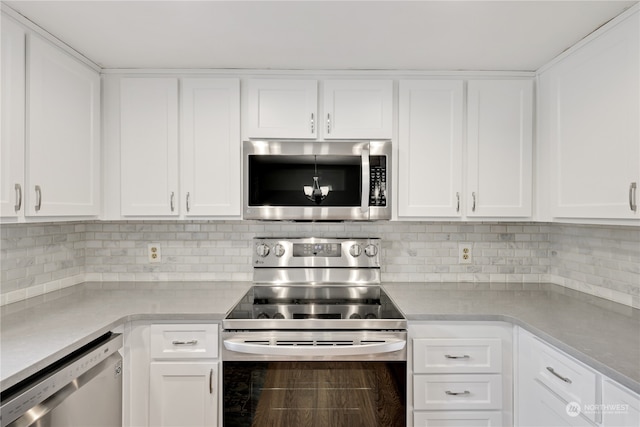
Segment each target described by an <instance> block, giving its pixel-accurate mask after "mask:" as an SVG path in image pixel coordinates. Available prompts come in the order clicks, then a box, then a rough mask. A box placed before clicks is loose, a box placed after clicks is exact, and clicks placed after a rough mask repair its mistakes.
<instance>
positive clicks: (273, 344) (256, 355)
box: [222, 238, 407, 427]
mask: <svg viewBox="0 0 640 427" xmlns="http://www.w3.org/2000/svg"><path fill="white" fill-rule="evenodd" d="M253 247H254V255H253V266H254V274H253V282H254V286H253V287H252V288H251V289H250V290H249V292H248V293H247V294H246V295H245V296H244V297H243V298H242V299H241V300H240V301H239V302H238V304H237V305H236V306H235V307H234V308H233V309H232V310H231V311H230V312H229V313H228V314H227V316H226V318H225V319H224V320H223V329H224V331H223V334H222V338H223V344H224V345H223V349H222V357H223V361H224V362H223V384H224V385H223V394H224V400H225V404H224V407H225V412H224V425H225V426H227V425H230V426H260V425H269V426H280V425H281V426H291V425H314V426H332V427H335V426H342V425H344V426H349V427H353V426H360V425H362V426H367V427H369V426H404V425H405V396H406V390H405V384H406V383H405V377H406V339H407V333H406V326H407V325H406V319H405V318H404V316H403V315H402V313H401V312H400V310H398V308H397V307H396V306H395V305H394V303H393V301H391V299H390V298H389V297H388V296H387V294H386V293H385V292H384V290H383V289H382V287H381V283H380V254H381V249H380V240H379V239H369V238H366V239H326V238H323V239H320V238H300V239H276V238H264V239H254V242H253ZM309 417H311V418H312V419H313V420H314V422H313V423H307V422H306V421H305V420H306V419H309Z"/></svg>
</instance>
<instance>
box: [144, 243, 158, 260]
mask: <svg viewBox="0 0 640 427" xmlns="http://www.w3.org/2000/svg"><path fill="white" fill-rule="evenodd" d="M147 256H148V257H149V262H160V261H162V252H160V244H159V243H149V244H148V245H147Z"/></svg>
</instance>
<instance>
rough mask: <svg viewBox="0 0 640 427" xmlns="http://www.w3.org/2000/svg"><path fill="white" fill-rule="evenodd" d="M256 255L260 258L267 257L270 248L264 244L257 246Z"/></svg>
mask: <svg viewBox="0 0 640 427" xmlns="http://www.w3.org/2000/svg"><path fill="white" fill-rule="evenodd" d="M256 254H258V256H259V257H260V258H264V257H266V256H267V255H269V246H268V245H266V244H264V243H260V244H259V245H258V246H256Z"/></svg>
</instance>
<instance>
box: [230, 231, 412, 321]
mask: <svg viewBox="0 0 640 427" xmlns="http://www.w3.org/2000/svg"><path fill="white" fill-rule="evenodd" d="M253 260H254V261H253V265H254V284H255V286H253V287H252V288H251V289H250V290H249V292H247V294H246V295H245V296H244V297H243V298H242V299H241V300H240V302H238V304H237V305H236V306H235V307H234V308H233V309H232V310H231V311H230V312H229V313H228V314H227V316H226V318H225V319H224V321H223V327H224V329H226V330H230V329H233V330H238V329H243V330H252V329H273V330H285V329H287V330H291V329H299V330H304V329H367V330H395V329H400V330H403V329H406V319H405V318H404V316H403V315H402V313H401V312H400V311H399V310H398V309H397V308H396V306H395V305H394V304H393V302H392V301H391V299H390V298H389V297H388V296H387V294H386V293H385V292H384V290H383V289H382V287H381V286H380V241H379V239H317V238H306V239H255V241H254V256H253Z"/></svg>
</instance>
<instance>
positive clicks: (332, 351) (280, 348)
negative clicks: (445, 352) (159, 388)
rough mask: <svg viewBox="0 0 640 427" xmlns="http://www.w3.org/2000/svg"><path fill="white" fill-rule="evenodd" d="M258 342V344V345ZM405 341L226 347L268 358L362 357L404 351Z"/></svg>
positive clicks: (234, 342)
mask: <svg viewBox="0 0 640 427" xmlns="http://www.w3.org/2000/svg"><path fill="white" fill-rule="evenodd" d="M256 342H258V343H256ZM406 344H407V342H406V340H404V339H398V340H393V339H385V340H371V341H363V342H362V343H360V344H342V343H337V344H331V343H329V342H322V343H318V342H316V343H313V344H292V343H288V344H274V343H273V342H272V341H271V340H264V341H260V340H251V342H247V340H245V339H243V338H239V339H233V338H231V339H227V340H224V347H225V348H226V349H227V350H229V351H235V352H238V353H247V354H259V355H266V356H360V355H372V354H378V353H391V352H394V351H400V350H402V349H404V347H405V346H406Z"/></svg>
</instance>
